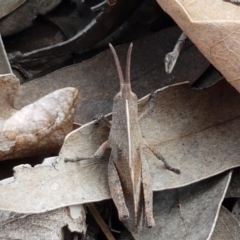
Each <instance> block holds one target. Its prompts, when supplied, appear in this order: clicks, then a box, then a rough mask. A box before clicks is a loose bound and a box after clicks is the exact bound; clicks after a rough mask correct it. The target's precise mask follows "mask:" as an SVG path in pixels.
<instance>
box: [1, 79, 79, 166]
mask: <svg viewBox="0 0 240 240" xmlns="http://www.w3.org/2000/svg"><path fill="white" fill-rule="evenodd" d="M19 87H20V86H19V81H18V79H17V78H16V77H15V76H14V75H13V74H5V75H1V76H0V89H1V93H0V101H1V113H0V161H1V160H6V159H11V158H20V157H26V156H30V155H37V154H38V153H39V152H41V153H42V152H47V151H48V152H49V151H50V152H56V151H57V150H59V148H60V147H61V145H62V143H63V140H64V137H65V136H66V135H67V134H68V133H69V132H70V131H71V130H72V128H73V117H74V110H75V105H76V100H77V95H78V92H77V90H76V89H75V88H64V89H60V90H57V91H55V92H53V93H50V94H49V95H47V96H45V97H43V98H41V99H39V100H38V101H36V102H34V103H32V104H29V105H27V106H25V107H24V108H22V109H21V110H16V109H15V108H14V106H13V104H14V98H15V96H16V94H17V91H18V90H19ZM29 94H31V93H29Z"/></svg>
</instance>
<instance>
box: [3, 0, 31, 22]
mask: <svg viewBox="0 0 240 240" xmlns="http://www.w3.org/2000/svg"><path fill="white" fill-rule="evenodd" d="M26 1H27V0H8V1H5V0H1V1H0V6H1V8H0V19H1V18H3V17H5V16H6V15H8V14H9V13H11V12H12V11H14V10H15V9H16V8H18V7H19V6H21V5H22V4H23V3H25V2H26Z"/></svg>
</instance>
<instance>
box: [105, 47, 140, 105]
mask: <svg viewBox="0 0 240 240" xmlns="http://www.w3.org/2000/svg"><path fill="white" fill-rule="evenodd" d="M132 46H133V44H132V43H131V44H130V46H129V48H128V53H127V63H126V78H125V79H124V77H123V72H122V68H121V65H120V62H119V59H118V56H117V53H116V51H115V49H114V47H113V46H112V44H109V47H110V49H111V51H112V54H113V57H114V60H115V63H116V66H117V71H118V76H119V81H120V91H119V93H118V94H117V95H116V96H115V98H120V99H126V100H128V101H130V100H137V95H136V94H135V93H133V92H132V88H131V80H130V65H131V53H132Z"/></svg>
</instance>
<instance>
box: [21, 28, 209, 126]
mask: <svg viewBox="0 0 240 240" xmlns="http://www.w3.org/2000/svg"><path fill="white" fill-rule="evenodd" d="M179 34H180V30H179V29H178V28H169V29H166V30H163V31H159V32H158V33H155V34H152V35H150V36H147V37H144V38H142V39H139V40H136V41H134V47H133V49H134V51H133V55H132V64H131V76H132V88H133V91H134V92H135V93H136V94H137V95H138V97H139V98H140V97H143V96H145V95H146V94H148V93H149V92H151V91H152V90H154V89H158V88H160V87H163V86H165V85H169V84H173V83H175V82H183V81H190V82H193V81H195V80H196V79H197V78H198V77H199V76H200V75H201V74H202V73H203V72H204V71H205V70H206V68H207V67H208V66H209V62H208V61H207V60H206V59H205V58H204V57H203V56H202V54H201V53H199V51H198V50H197V49H196V47H195V46H194V45H193V44H188V46H187V47H186V48H185V49H184V50H183V52H182V55H181V56H180V59H179V60H180V61H179V62H178V63H177V65H176V67H175V69H174V71H173V73H172V74H171V75H169V74H166V72H165V69H164V62H163V59H164V56H165V54H166V52H167V51H168V50H169V51H170V50H171V48H172V46H173V45H174V44H175V41H176V40H177V38H178V35H179ZM159 39H160V40H159ZM146 43H147V44H146ZM159 44H160V45H161V47H159ZM127 47H128V44H127V45H122V46H119V47H117V52H118V53H119V58H120V61H121V62H124V61H123V57H124V56H125V53H126V51H127V49H126V48H127ZM64 87H74V88H77V89H78V90H79V95H80V96H81V98H80V99H79V103H78V105H77V109H76V117H75V121H76V122H79V123H86V122H89V121H91V120H92V118H93V117H94V116H95V115H96V114H98V113H100V112H101V113H103V114H107V113H109V112H111V111H112V99H113V97H114V95H115V94H116V92H117V91H118V90H119V84H118V76H117V73H116V68H115V65H114V60H113V57H112V54H111V52H110V51H109V50H107V51H104V52H102V53H100V54H98V55H97V56H96V57H94V58H92V59H90V60H88V61H84V62H82V63H80V64H74V65H72V66H69V67H65V68H63V69H60V70H58V71H55V72H53V73H51V74H48V75H46V76H44V77H42V78H39V79H36V80H33V81H31V82H28V83H26V84H23V86H22V91H21V93H20V95H19V97H18V98H17V100H16V102H17V103H16V104H17V105H16V106H17V107H18V108H22V107H23V106H25V105H27V104H29V103H32V102H34V101H36V100H37V99H38V98H40V97H43V96H44V95H46V94H48V93H50V92H52V91H55V90H56V89H59V88H64ZM29 92H31V94H30V95H29V94H28V93H29Z"/></svg>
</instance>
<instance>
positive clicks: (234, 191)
mask: <svg viewBox="0 0 240 240" xmlns="http://www.w3.org/2000/svg"><path fill="white" fill-rule="evenodd" d="M226 197H227V198H231V197H232V198H240V169H239V168H237V169H235V170H234V172H233V177H232V181H231V183H230V185H229V188H228V191H227V194H226Z"/></svg>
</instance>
